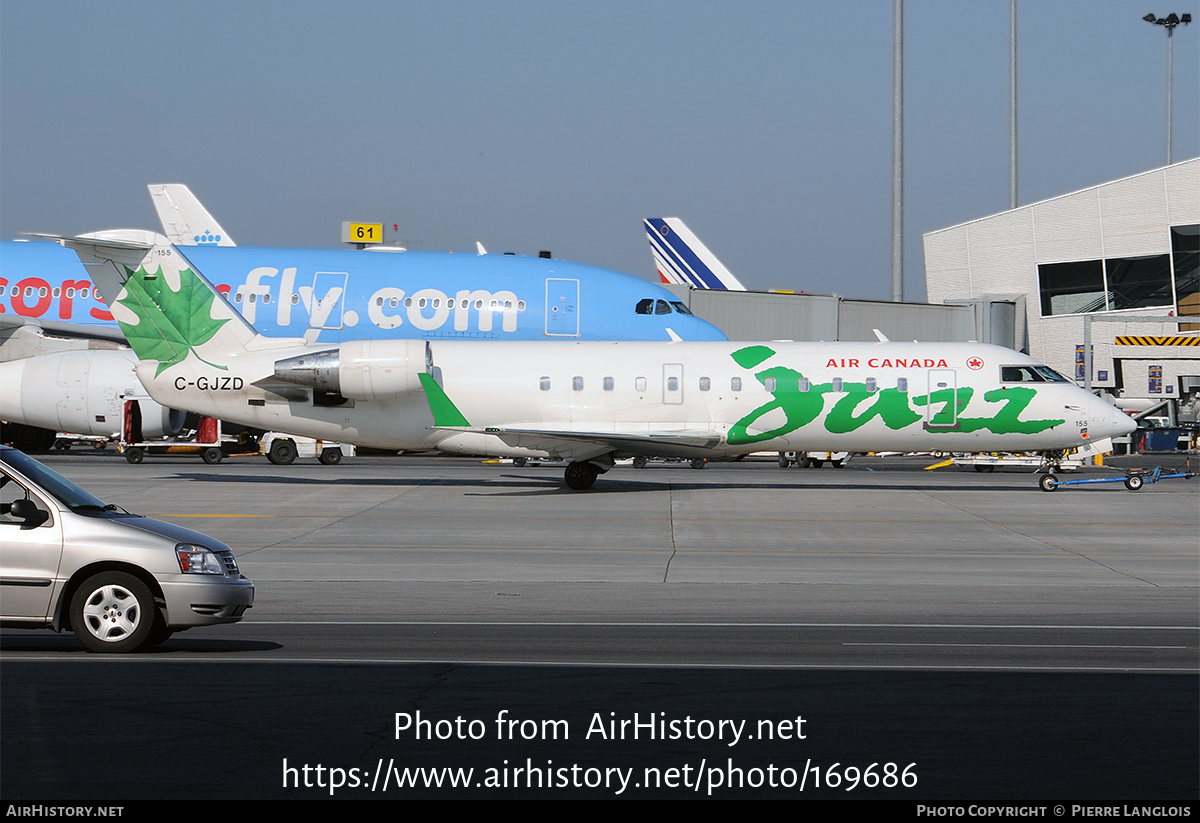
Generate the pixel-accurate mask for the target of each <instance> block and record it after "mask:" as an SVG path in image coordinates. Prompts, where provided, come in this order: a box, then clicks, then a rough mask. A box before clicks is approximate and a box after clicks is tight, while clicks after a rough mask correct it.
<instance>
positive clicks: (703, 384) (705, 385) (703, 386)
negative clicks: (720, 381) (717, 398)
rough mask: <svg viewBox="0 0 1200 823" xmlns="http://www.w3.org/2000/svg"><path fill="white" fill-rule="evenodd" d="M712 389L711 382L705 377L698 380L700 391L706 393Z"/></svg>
mask: <svg viewBox="0 0 1200 823" xmlns="http://www.w3.org/2000/svg"><path fill="white" fill-rule="evenodd" d="M711 388H712V381H711V380H709V379H708V378H707V377H701V378H700V391H708V390H709V389H711Z"/></svg>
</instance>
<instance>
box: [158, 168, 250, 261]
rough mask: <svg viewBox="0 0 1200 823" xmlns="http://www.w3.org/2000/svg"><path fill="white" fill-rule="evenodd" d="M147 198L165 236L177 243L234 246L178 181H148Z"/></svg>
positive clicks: (187, 189)
mask: <svg viewBox="0 0 1200 823" xmlns="http://www.w3.org/2000/svg"><path fill="white" fill-rule="evenodd" d="M149 188H150V199H151V200H153V201H154V210H155V211H156V212H158V219H159V222H161V223H162V227H163V232H164V233H165V234H166V235H167V238H168V239H169V240H170V241H171V242H172V243H174V244H175V245H177V246H235V245H237V244H236V243H234V242H233V238H232V237H230V236H229V234H228V233H227V232H226V231H225V230H224V229H223V228H221V224H219V223H218V222H217V221H216V219H215V218H214V217H213V216H212V215H211V214H209V213H208V209H206V208H204V206H202V205H200V201H199V200H198V199H196V195H194V194H192V192H191V190H190V189H189V188H188V187H187V186H185V185H183V184H182V183H151V184H150V186H149Z"/></svg>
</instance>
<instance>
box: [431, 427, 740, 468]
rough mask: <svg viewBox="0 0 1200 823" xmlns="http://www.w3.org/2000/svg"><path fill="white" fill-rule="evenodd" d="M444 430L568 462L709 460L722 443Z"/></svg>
mask: <svg viewBox="0 0 1200 823" xmlns="http://www.w3.org/2000/svg"><path fill="white" fill-rule="evenodd" d="M437 428H439V429H442V430H444V431H463V432H473V433H476V434H490V435H493V436H494V437H499V438H500V439H501V440H503V441H504V442H505V443H506V444H507V445H509V446H518V447H521V448H526V449H538V450H540V451H545V452H549V453H550V454H555V455H558V456H559V457H560V458H562V459H564V460H588V459H590V458H593V457H598V456H600V455H602V454H610V453H613V452H616V453H617V454H620V455H639V454H640V455H645V456H646V457H709V456H711V454H712V449H714V448H716V447H717V446H718V445H720V443H721V434H720V432H717V431H698V430H694V429H693V430H672V431H647V432H616V431H567V430H562V429H533V428H522V427H517V426H514V427H507V426H488V427H487V428H482V429H480V428H472V427H466V426H438V427H437Z"/></svg>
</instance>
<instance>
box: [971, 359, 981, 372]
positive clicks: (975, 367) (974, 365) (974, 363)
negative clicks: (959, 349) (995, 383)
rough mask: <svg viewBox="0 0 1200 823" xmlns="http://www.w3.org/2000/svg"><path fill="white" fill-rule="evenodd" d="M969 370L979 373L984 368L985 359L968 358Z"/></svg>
mask: <svg viewBox="0 0 1200 823" xmlns="http://www.w3.org/2000/svg"><path fill="white" fill-rule="evenodd" d="M967 368H968V369H970V370H971V371H979V370H980V369H982V368H983V358H982V357H968V358H967Z"/></svg>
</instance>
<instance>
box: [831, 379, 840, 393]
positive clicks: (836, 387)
mask: <svg viewBox="0 0 1200 823" xmlns="http://www.w3.org/2000/svg"><path fill="white" fill-rule="evenodd" d="M833 390H834V391H841V390H842V378H840V377H835V378H833Z"/></svg>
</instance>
